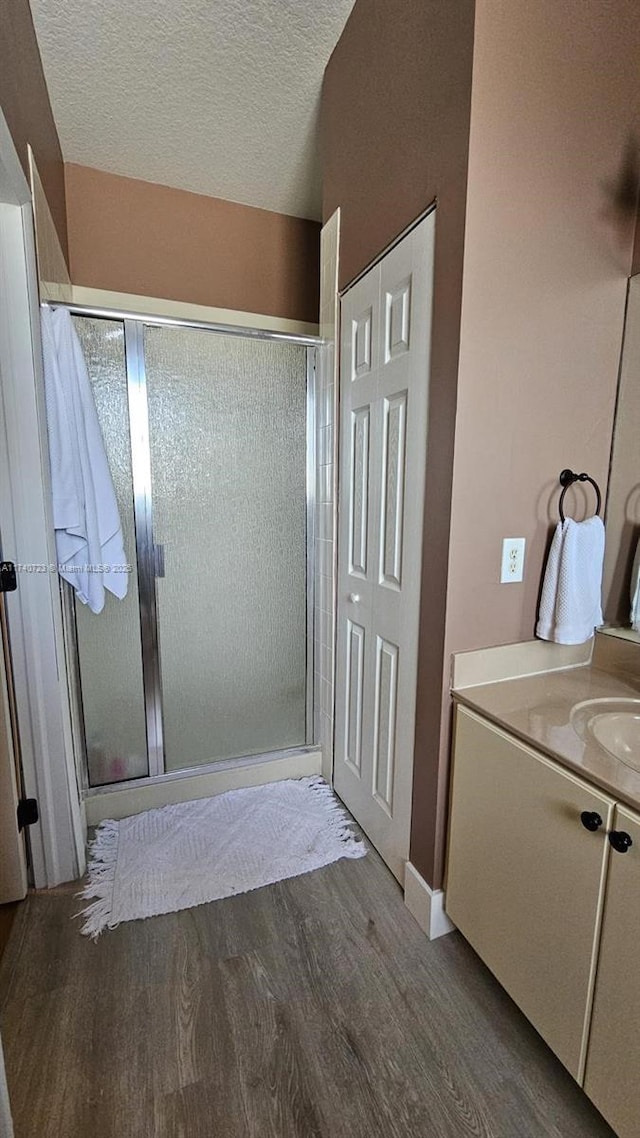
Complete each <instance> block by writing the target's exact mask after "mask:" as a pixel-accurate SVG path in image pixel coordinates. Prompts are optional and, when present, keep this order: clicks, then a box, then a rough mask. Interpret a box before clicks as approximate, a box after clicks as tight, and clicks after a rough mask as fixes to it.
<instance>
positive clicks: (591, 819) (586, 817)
mask: <svg viewBox="0 0 640 1138" xmlns="http://www.w3.org/2000/svg"><path fill="white" fill-rule="evenodd" d="M580 821H581V822H582V825H583V826H584V828H585V830H591V831H592V832H593V833H595V831H596V830H599V829H600V827H601V825H602V818H601V817H600V815H599V814H596V812H595V810H583V811H582V814H581V815H580Z"/></svg>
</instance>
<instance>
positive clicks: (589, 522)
mask: <svg viewBox="0 0 640 1138" xmlns="http://www.w3.org/2000/svg"><path fill="white" fill-rule="evenodd" d="M603 561H604V525H603V524H602V519H601V518H598V517H593V518H587V519H586V521H584V522H576V521H574V520H573V518H566V519H565V521H564V522H558V525H557V527H556V531H555V533H554V535H553V540H552V542H551V548H550V550H549V557H548V559H547V567H546V570H545V575H544V583H543V586H542V596H541V598H540V613H539V617H538V624H537V626H536V636H539V637H540V639H541V640H553V641H555V643H556V644H583V643H584V642H585V641H586V640H589V639H590V638H591V637H592V636H593V633H594V629H596V628H598V627H599V626H600V625H601V624H602V566H603Z"/></svg>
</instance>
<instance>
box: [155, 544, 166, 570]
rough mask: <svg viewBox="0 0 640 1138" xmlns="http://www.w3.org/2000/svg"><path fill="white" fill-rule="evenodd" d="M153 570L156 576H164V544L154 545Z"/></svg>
mask: <svg viewBox="0 0 640 1138" xmlns="http://www.w3.org/2000/svg"><path fill="white" fill-rule="evenodd" d="M153 571H154V574H155V576H156V577H164V545H156V544H155V542H154V546H153Z"/></svg>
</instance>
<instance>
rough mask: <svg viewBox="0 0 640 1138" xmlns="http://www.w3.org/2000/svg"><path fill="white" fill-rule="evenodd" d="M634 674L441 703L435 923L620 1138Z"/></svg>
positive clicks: (637, 919) (630, 1114) (637, 916)
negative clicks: (441, 891)
mask: <svg viewBox="0 0 640 1138" xmlns="http://www.w3.org/2000/svg"><path fill="white" fill-rule="evenodd" d="M606 639H607V638H604V637H598V638H597V641H598V643H599V649H597V651H596V654H595V655H594V659H595V660H598V662H599V663H602V662H603V661H604V662H605V664H606V667H607V668H608V667H609V666H610V659H609V658H610V656H611V649H610V647H609V646H608V645H606V644H605V643H604V641H605V640H606ZM633 649H635V651H636V652H640V649H639V648H638V647H637V646H633ZM616 651H617V649H616ZM598 653H599V655H598ZM630 659H631V657H630V656H628V655H627V661H629V660H630ZM634 671H635V663H634V664H633V665H629V667H628V670H627V671H622V672H620V671H619V672H618V673H617V674H613V672H612V671H608V670H604V669H603V668H602V667H596V666H593V665H591V664H587V665H582V666H580V667H574V668H565V669H560V670H557V671H550V672H546V673H542V674H537V675H527V676H521V677H520V678H517V679H503V680H501V682H497V683H481V684H478V685H476V686H471V687H466V688H461V689H460V690H458V691H454V696H455V701H456V710H455V741H454V761H453V781H452V789H451V819H450V831H449V849H448V862H447V881H446V909H447V913H448V914H449V916H450V918H451V920H452V921H453V922H454V923H455V924H456V925H457V927H458V928H459V929H460V931H461V932H462V933H463V935H464V936H465V937H466V939H467V940H468V941H469V942H470V944H471V945H472V946H473V948H474V949H475V950H476V952H477V953H478V954H479V956H480V957H481V958H482V960H484V962H485V963H486V964H487V965H488V967H489V968H490V969H491V971H492V972H493V973H494V974H495V976H496V977H497V979H498V980H499V981H500V983H501V984H502V985H503V986H504V988H505V989H506V990H507V992H508V993H509V994H510V996H511V997H512V998H513V999H514V1001H515V1002H516V1004H518V1006H519V1007H520V1008H521V1010H522V1011H523V1012H524V1014H525V1015H526V1016H527V1017H528V1019H529V1020H530V1021H531V1023H532V1024H533V1025H534V1027H535V1028H536V1029H537V1030H538V1031H539V1032H540V1034H541V1036H542V1037H543V1038H544V1039H545V1040H546V1042H547V1043H548V1044H549V1046H550V1047H551V1048H552V1050H553V1051H554V1052H555V1054H556V1055H557V1056H558V1058H559V1059H560V1060H561V1061H562V1062H563V1063H564V1065H565V1066H566V1068H567V1069H568V1070H569V1071H570V1072H571V1074H572V1075H573V1077H574V1078H575V1079H576V1080H577V1081H578V1083H579V1084H580V1085H581V1086H582V1087H583V1088H584V1090H585V1092H586V1093H587V1095H588V1096H589V1098H591V1100H592V1101H593V1102H594V1104H595V1105H596V1107H597V1108H598V1109H599V1110H600V1111H601V1113H602V1114H603V1115H604V1117H605V1118H606V1119H607V1121H608V1122H609V1123H610V1125H611V1126H612V1127H613V1129H614V1130H615V1132H616V1133H617V1134H618V1135H619V1136H620V1138H638V1135H640V676H636V675H634V674H633V673H634ZM636 741H637V744H636Z"/></svg>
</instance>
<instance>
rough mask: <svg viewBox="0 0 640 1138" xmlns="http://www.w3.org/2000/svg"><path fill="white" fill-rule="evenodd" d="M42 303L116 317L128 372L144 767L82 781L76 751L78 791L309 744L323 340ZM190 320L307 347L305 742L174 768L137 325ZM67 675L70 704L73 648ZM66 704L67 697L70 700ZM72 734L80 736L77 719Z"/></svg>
mask: <svg viewBox="0 0 640 1138" xmlns="http://www.w3.org/2000/svg"><path fill="white" fill-rule="evenodd" d="M42 307H48V308H66V309H67V311H68V312H69V313H70V314H71V315H73V316H86V317H90V318H93V319H105V320H116V321H119V322H121V323H122V325H123V328H124V340H125V360H126V374H127V399H128V410H129V440H130V446H131V464H132V475H133V498H134V503H133V504H134V519H135V533H136V558H137V566H138V592H139V597H138V600H139V610H140V635H141V646H142V674H143V690H144V703H145V723H146V736H147V756H148V771H149V773H148V774H147V775H144V776H142V777H140V778H135V779H126V780H122V781H119V782H115V783H104V784H101V785H99V786H89V785H88V761H87V755H86V748H85V754H84V755H83V760H84V771H85V773H86V775H87V780H86V782H85V784H84V792H85V795H87V796H93V795H96V794H104V793H106V792H110V793H113V791H114V790H118V789H122V790H125V789H132V788H134V787H142V786H145V785H153V784H155V783H158V782H163V781H170V780H175V779H180V778H188V777H193V776H195V775H199V774H212V773H214V772H215V771H222V770H229V769H232V768H234V767H237V766H249V765H251V766H253V765H255V764H257V763H261V762H265V761H268V760H272V759H279V758H285V757H288V756H291V757H293V756H295V755H300V754H305V753H306V752H310V751H312V750H313V749H314V746H313V718H314V716H313V643H314V615H313V614H314V609H315V605H314V583H315V573H314V564H315V513H316V511H315V466H316V442H315V436H316V432H315V381H316V367H315V356H316V353H315V351H314V350H313V349H316V348H317V347H319V346H320V345H322V344H323V343H324V341H323V340H322V338H321V337H319V336H306V335H299V334H296V333H289V332H274V331H271V330H267V329H261V328H250V327H247V328H245V327H242V326H241V325H235V324H213V323H212V324H209V323H203V322H200V321H196V320H186V319H179V318H173V317H169V316H148V315H146V314H143V313H134V312H124V311H119V310H117V309H110V308H98V307H93V306H90V305H78V304H65V303H56V302H53V303H49V302H44V303H43V304H42ZM145 326H153V327H176V328H191V329H194V330H196V331H204V332H210V333H212V334H218V335H224V336H236V337H242V338H244V339H253V340H271V341H277V342H281V343H283V342H284V343H289V344H297V345H299V346H301V347H306V348H307V353H306V373H307V374H306V435H307V437H306V471H305V480H306V530H307V538H306V590H307V594H306V693H305V694H306V698H305V721H306V722H305V742H304V743H303V744H300V745H299V746H296V747H290V748H286V749H284V750H282V749H280V750H276V751H268V752H265V753H261V754H258V755H252V754H249V755H238V756H235V757H233V758H228V759H220V760H217V761H216V760H214V761H212V762H210V763H203V764H201V765H200V766H196V767H185V768H183V769H180V770H177V771H167V770H165V761H164V744H163V715H162V677H161V671H160V652H159V644H158V623H157V611H156V571H155V564H156V556H155V555H156V546H155V545H154V541H153V503H152V492H151V491H152V487H151V448H150V439H149V418H148V402H147V380H146V367H145V358H144V327H145ZM67 611H68V612H69V615H71V614H73V623H74V626H75V607H74V605H73V604H71V605H69V606H68V609H67ZM70 636H71V641H72V643H73V642H77V637H76V636H75V628H74V629H73V630H72V631H71V634H70ZM70 680H71V681H72V682H73V683H74V684H75V686H76V696H77V698H76V700H75V706H76V707H77V708H80V709H81V708H82V684H81V677H80V669H79V659H78V657H77V654H76V661H75V669H74V676H73V677H70ZM72 706H73V701H72ZM79 735H80V736H81V738H82V739H83V740H84V739H85V738H86V736H85V731H84V724H81V731H80V732H79Z"/></svg>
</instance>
